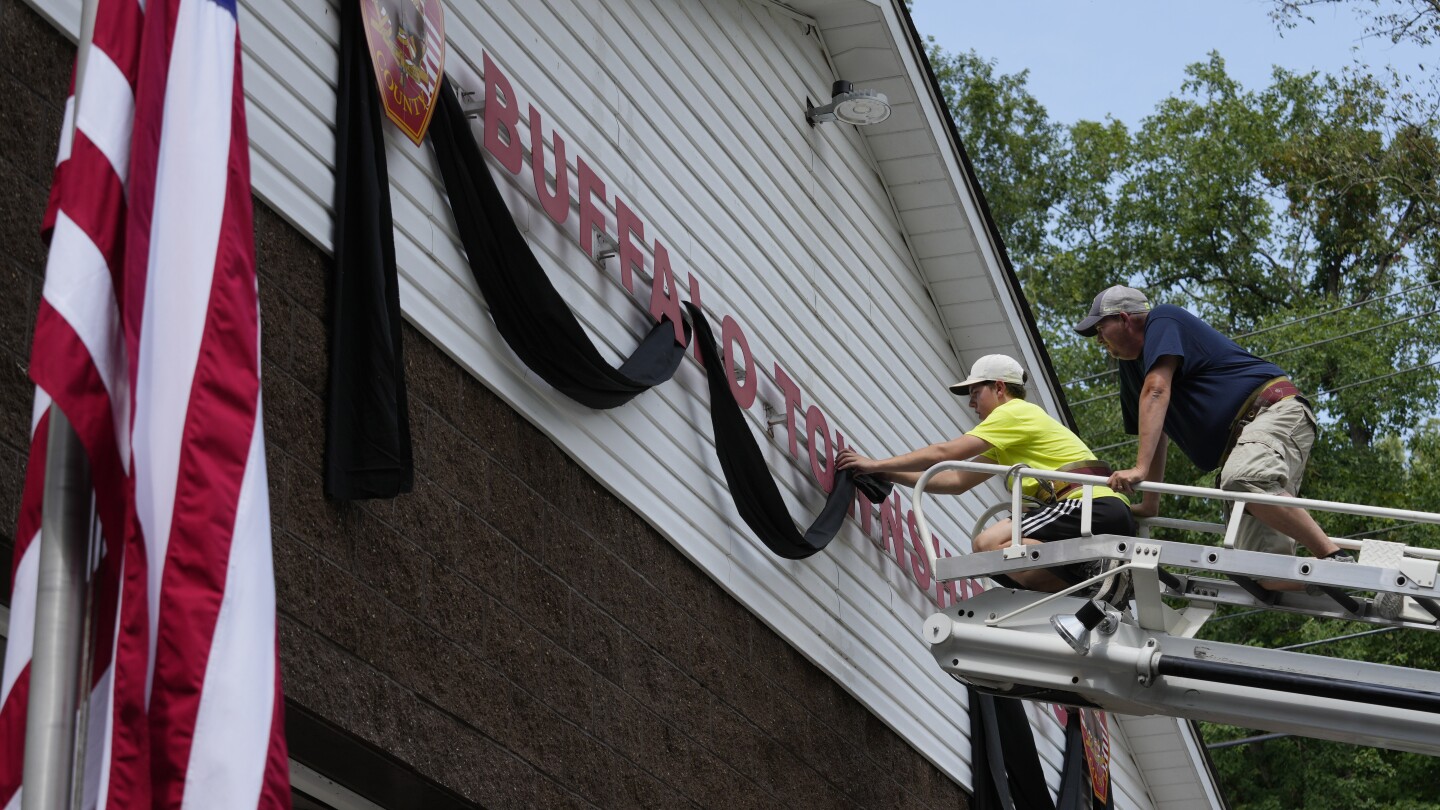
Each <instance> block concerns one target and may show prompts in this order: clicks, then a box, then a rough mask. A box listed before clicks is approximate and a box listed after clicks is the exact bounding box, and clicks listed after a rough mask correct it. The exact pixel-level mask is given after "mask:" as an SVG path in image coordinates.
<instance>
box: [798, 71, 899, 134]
mask: <svg viewBox="0 0 1440 810" xmlns="http://www.w3.org/2000/svg"><path fill="white" fill-rule="evenodd" d="M889 117H890V100H889V99H887V98H886V97H885V94H884V93H880V92H876V91H875V90H856V89H855V88H854V87H852V86H851V85H850V82H847V81H845V80H844V79H840V80H839V81H837V82H835V84H834V86H832V87H831V88H830V103H829V104H826V105H823V106H820V107H808V108H806V110H805V120H806V121H808V122H810V125H811V126H814V125H816V124H823V123H824V122H826V121H843V122H844V123H847V124H854V125H855V126H857V127H863V126H869V125H870V124H878V123H880V122H881V121H884V120H885V119H886V118H889Z"/></svg>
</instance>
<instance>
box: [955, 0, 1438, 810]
mask: <svg viewBox="0 0 1440 810" xmlns="http://www.w3.org/2000/svg"><path fill="white" fill-rule="evenodd" d="M1327 1H1328V0H1313V1H1312V2H1306V1H1305V0H1298V1H1297V2H1288V3H1280V4H1279V6H1278V7H1279V11H1277V15H1279V16H1278V18H1280V19H1282V22H1284V21H1285V20H1287V19H1288V20H1289V21H1290V22H1291V23H1294V22H1295V21H1297V20H1303V18H1304V16H1303V15H1304V13H1305V12H1306V9H1307V8H1309V7H1311V6H1314V5H1318V4H1320V3H1323V2H1327ZM1361 5H1366V3H1364V2H1362V3H1361ZM1398 5H1399V6H1403V7H1405V8H1408V9H1410V10H1411V11H1413V12H1415V13H1416V14H1417V15H1419V16H1420V17H1421V18H1422V19H1420V20H1418V21H1411V20H1410V18H1402V17H1398V16H1389V17H1386V16H1383V15H1385V14H1392V15H1393V14H1398V13H1399V12H1400V11H1403V10H1404V8H1401V9H1398V10H1397V9H1396V7H1395V5H1391V6H1384V7H1381V6H1379V5H1378V3H1377V4H1376V9H1378V10H1372V13H1371V16H1370V17H1369V18H1368V19H1369V20H1370V25H1371V33H1380V32H1388V33H1386V35H1387V36H1396V37H1411V38H1416V39H1418V40H1419V41H1422V42H1428V41H1429V38H1430V37H1431V36H1433V35H1434V33H1435V32H1436V30H1437V29H1436V28H1435V21H1436V20H1440V0H1411V2H1409V3H1408V4H1406V3H1400V4H1398ZM1387 9H1389V10H1387ZM1286 14H1289V15H1291V16H1290V17H1288V18H1286V17H1284V15H1286ZM929 56H930V59H931V62H932V65H933V66H934V68H935V71H936V75H937V78H938V79H939V80H940V82H941V86H942V91H943V93H944V97H945V101H946V102H947V104H948V105H949V106H950V110H951V114H952V115H953V117H954V118H955V122H956V125H957V129H958V130H959V132H960V135H961V138H962V140H963V142H964V144H965V147H966V150H967V152H968V153H969V154H970V156H971V158H972V160H973V162H974V164H975V167H976V172H977V174H978V176H979V178H980V181H981V185H982V188H983V190H984V193H985V196H986V199H987V200H988V201H989V203H990V206H991V210H992V213H993V214H994V216H995V218H996V220H997V223H998V224H999V226H1000V230H1001V232H1002V234H1003V236H1004V240H1005V244H1006V248H1007V252H1008V253H1009V255H1010V257H1011V260H1012V263H1013V264H1014V266H1015V268H1016V272H1017V274H1018V275H1019V277H1020V279H1021V283H1022V285H1023V287H1024V289H1025V292H1026V295H1027V298H1028V299H1029V301H1030V304H1031V306H1032V308H1033V309H1034V311H1035V314H1036V317H1037V319H1038V321H1039V322H1040V324H1041V328H1042V331H1043V332H1044V336H1045V340H1046V345H1047V348H1048V349H1049V352H1050V354H1051V357H1052V359H1053V360H1054V362H1055V365H1056V370H1057V372H1058V374H1059V375H1060V379H1062V380H1067V381H1070V382H1068V383H1067V385H1066V395H1067V398H1068V401H1069V403H1070V405H1071V408H1072V410H1073V412H1074V414H1075V417H1076V421H1077V423H1078V427H1079V431H1080V433H1081V435H1082V437H1084V438H1085V439H1086V440H1087V441H1088V442H1089V444H1090V446H1091V447H1092V448H1093V449H1095V450H1096V451H1097V454H1098V455H1099V456H1100V457H1102V458H1105V459H1107V460H1109V461H1111V462H1112V463H1114V464H1117V465H1119V466H1130V463H1131V461H1132V460H1133V458H1134V444H1133V441H1131V438H1130V437H1128V436H1126V435H1125V434H1124V433H1123V432H1122V429H1121V423H1120V413H1119V403H1118V399H1117V397H1116V395H1115V392H1116V388H1117V383H1116V378H1115V376H1114V374H1113V373H1112V372H1113V363H1112V362H1111V361H1109V360H1108V359H1107V358H1106V357H1105V356H1104V353H1103V352H1102V351H1101V350H1100V349H1099V348H1098V347H1097V346H1095V345H1094V344H1093V343H1091V342H1089V341H1086V340H1084V339H1081V338H1080V337H1078V336H1077V335H1075V334H1074V332H1073V331H1071V328H1070V327H1071V324H1073V323H1074V322H1075V321H1076V320H1078V319H1079V318H1080V317H1081V316H1083V314H1084V313H1085V311H1086V310H1087V309H1088V307H1089V304H1090V300H1091V298H1092V297H1093V296H1094V295H1095V294H1096V293H1097V292H1098V291H1100V290H1101V289H1103V288H1105V287H1107V286H1109V285H1111V284H1115V283H1128V284H1131V285H1133V286H1137V287H1141V288H1142V289H1145V290H1146V291H1147V293H1148V294H1149V295H1150V296H1151V299H1152V301H1156V302H1161V303H1175V304H1180V305H1182V306H1185V307H1188V308H1190V309H1191V310H1192V311H1194V312H1196V313H1197V314H1198V315H1200V316H1201V317H1203V318H1205V319H1207V320H1208V321H1209V322H1211V323H1212V324H1214V325H1215V326H1216V327H1217V328H1218V329H1220V330H1221V331H1222V332H1226V333H1227V334H1230V335H1233V336H1236V338H1237V339H1238V340H1239V342H1240V343H1241V344H1242V345H1244V346H1246V347H1247V348H1249V349H1250V350H1251V351H1253V352H1255V353H1256V354H1259V355H1262V356H1268V357H1270V358H1272V359H1273V360H1274V361H1275V362H1276V363H1277V364H1279V365H1280V366H1281V367H1282V368H1285V369H1286V370H1287V371H1288V372H1289V373H1290V374H1291V376H1292V377H1293V378H1294V379H1295V380H1296V381H1297V383H1298V384H1299V385H1300V387H1301V388H1302V389H1303V390H1305V391H1306V392H1307V393H1309V394H1310V396H1311V399H1312V400H1313V401H1314V403H1315V405H1316V408H1317V412H1318V413H1319V415H1320V418H1321V421H1322V429H1321V435H1320V438H1319V440H1318V442H1317V446H1316V448H1315V451H1314V453H1313V456H1312V460H1311V463H1310V466H1309V469H1308V472H1307V478H1306V481H1305V491H1304V494H1305V495H1307V496H1309V497H1314V498H1321V499H1326V500H1338V501H1348V502H1352V503H1370V504H1375V505H1381V506H1394V507H1402V508H1409V509H1420V510H1426V511H1440V417H1437V413H1440V366H1437V365H1436V362H1437V361H1440V317H1437V307H1440V116H1437V115H1436V109H1437V108H1440V94H1436V93H1433V92H1428V91H1425V90H1423V89H1417V88H1416V87H1415V86H1414V85H1413V83H1410V82H1407V81H1406V77H1403V76H1400V75H1397V74H1395V73H1394V72H1381V73H1380V74H1379V75H1377V74H1376V73H1374V72H1372V71H1369V70H1365V69H1361V68H1358V67H1357V68H1353V69H1350V70H1347V71H1344V72H1342V73H1341V74H1340V75H1321V74H1316V73H1293V72H1290V71H1286V70H1283V69H1279V68H1276V69H1275V70H1274V72H1273V74H1272V77H1271V81H1270V84H1269V85H1268V86H1267V87H1264V88H1258V89H1257V88H1246V87H1243V86H1242V85H1241V84H1240V83H1239V82H1237V81H1236V80H1235V79H1234V78H1233V77H1231V76H1230V75H1229V74H1228V73H1227V71H1226V69H1225V62H1224V60H1223V59H1222V58H1221V56H1220V55H1219V54H1218V53H1212V54H1211V55H1210V57H1209V58H1208V59H1207V60H1205V61H1203V62H1200V63H1197V64H1194V65H1191V66H1190V67H1189V68H1188V69H1187V71H1186V78H1185V81H1184V83H1183V84H1182V85H1181V86H1180V87H1179V88H1177V90H1176V92H1175V93H1174V94H1173V95H1171V96H1170V97H1169V98H1166V99H1165V100H1163V101H1162V102H1160V103H1159V104H1158V105H1157V106H1156V108H1155V110H1154V112H1153V113H1152V114H1151V115H1149V116H1148V117H1146V118H1145V119H1143V120H1142V121H1140V122H1139V123H1138V125H1136V126H1135V127H1134V128H1133V129H1132V128H1129V127H1127V126H1126V125H1125V124H1124V123H1122V122H1120V121H1116V120H1113V119H1107V120H1105V121H1078V122H1075V123H1072V124H1062V123H1060V122H1056V121H1053V120H1051V119H1050V118H1049V116H1048V114H1047V113H1046V111H1045V109H1044V107H1043V106H1042V105H1041V104H1040V103H1039V102H1038V101H1037V100H1036V99H1035V98H1034V97H1033V96H1032V95H1031V94H1030V93H1029V91H1028V88H1027V86H1026V80H1027V74H1026V73H1024V72H1022V73H1019V74H1014V75H1004V74H1001V73H1000V72H998V71H997V70H996V68H995V65H994V63H993V62H990V61H987V60H986V59H985V58H983V57H982V56H980V55H978V54H976V53H974V52H970V53H961V54H952V53H946V52H944V51H943V50H942V49H941V48H940V47H939V46H938V45H937V44H936V43H935V42H934V41H933V40H931V42H930V54H929ZM1218 440H1223V437H1217V441H1218ZM1170 459H1171V460H1170V464H1169V467H1170V470H1169V474H1168V476H1167V477H1168V480H1170V481H1171V482H1174V483H1194V484H1200V485H1210V484H1212V483H1213V478H1211V477H1210V476H1202V475H1201V474H1200V473H1199V471H1197V470H1196V469H1195V468H1194V467H1193V466H1191V465H1190V464H1189V463H1188V460H1185V459H1184V458H1183V456H1182V455H1181V454H1180V453H1178V452H1172V453H1171V454H1170ZM1163 509H1164V512H1165V513H1166V514H1168V515H1171V516H1178V517H1191V518H1200V519H1211V520H1218V519H1219V518H1220V516H1221V510H1220V505H1219V504H1218V503H1217V504H1205V503H1199V502H1195V501H1193V500H1189V499H1187V502H1181V501H1178V500H1177V499H1173V498H1167V499H1166V501H1165V504H1164V507H1163ZM1318 519H1319V520H1320V522H1321V525H1322V526H1324V527H1325V528H1326V530H1327V531H1328V532H1329V533H1330V534H1331V535H1333V536H1337V537H1339V536H1350V535H1359V534H1363V535H1364V536H1374V537H1378V538H1381V539H1390V540H1398V541H1401V542H1406V543H1410V544H1413V545H1428V546H1432V547H1436V548H1440V527H1436V526H1426V525H1407V524H1396V523H1393V522H1386V521H1377V520H1374V519H1363V518H1355V517H1350V516H1344V515H1336V514H1322V515H1318ZM1188 539H1190V540H1191V541H1195V542H1217V538H1214V537H1190V538H1188ZM1368 627H1369V625H1353V626H1351V625H1347V624H1344V623H1339V622H1328V621H1311V620H1306V619H1304V618H1303V617H1298V616H1295V615H1289V614H1274V615H1271V614H1255V615H1253V616H1249V617H1245V618H1243V619H1235V620H1227V621H1218V622H1212V624H1211V625H1210V626H1208V627H1207V629H1206V632H1207V633H1208V634H1209V635H1210V637H1212V638H1216V639H1221V640H1226V641H1233V642H1239V643H1249V644H1254V645H1258V646H1266V647H1276V646H1282V645H1285V644H1291V643H1300V642H1304V641H1310V640H1316V639H1320V638H1326V637H1332V636H1338V635H1342V634H1345V633H1350V632H1355V631H1358V630H1361V629H1366V628H1368ZM1307 652H1313V653H1315V654H1323V655H1341V656H1346V657H1358V658H1364V659H1366V660H1370V661H1378V662H1383V663H1392V664H1396V665H1400V666H1411V667H1420V668H1424V669H1432V670H1434V669H1440V634H1434V633H1420V632H1417V631H1402V632H1399V633H1389V634H1385V635H1378V636H1371V637H1367V638H1364V639H1357V640H1355V641H1351V642H1344V643H1337V644H1334V645H1329V646H1325V647H1318V648H1315V649H1313V650H1307ZM1205 729H1206V733H1207V736H1209V737H1210V738H1212V739H1214V740H1221V739H1235V738H1239V737H1244V736H1247V735H1249V734H1250V733H1251V732H1249V731H1246V730H1242V729H1229V728H1223V727H1218V726H1209V725H1207V726H1206V727H1205ZM1214 760H1215V763H1216V767H1217V770H1218V772H1219V774H1220V777H1221V780H1222V782H1223V784H1224V786H1225V788H1226V792H1227V796H1228V798H1229V801H1230V803H1231V806H1233V807H1236V808H1247V810H1249V809H1250V808H1255V809H1257V810H1258V809H1259V808H1290V807H1307V808H1327V807H1336V808H1339V807H1346V808H1351V807H1361V808H1364V807H1407V808H1421V809H1422V810H1424V809H1425V808H1437V810H1440V802H1437V800H1436V798H1435V795H1434V789H1433V784H1432V780H1431V779H1429V778H1428V777H1427V775H1428V774H1429V773H1430V772H1432V771H1433V764H1434V763H1433V761H1432V760H1430V759H1429V758H1426V757H1420V756H1415V755H1408V754H1400V753H1396V752H1392V751H1384V750H1379V749H1370V748H1363V747H1356V746H1347V745H1341V744H1337V743H1329V742H1321V741H1316V740H1308V739H1303V738H1295V737H1291V738H1284V739H1278V740H1271V741H1268V742H1265V743H1263V744H1253V745H1248V746H1244V747H1236V748H1228V749H1221V750H1217V751H1216V752H1215V753H1214Z"/></svg>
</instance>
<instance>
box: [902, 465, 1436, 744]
mask: <svg viewBox="0 0 1440 810" xmlns="http://www.w3.org/2000/svg"><path fill="white" fill-rule="evenodd" d="M946 470H966V471H972V472H985V473H1001V474H1008V475H1009V480H1010V482H1011V483H1010V496H1011V499H1010V503H1008V504H1001V505H999V506H997V507H995V508H992V509H990V510H987V512H986V513H985V514H983V515H982V516H981V517H980V520H979V522H978V525H977V533H978V530H979V528H981V527H983V526H984V524H985V523H986V522H987V521H988V520H989V519H990V518H991V517H993V516H994V515H995V514H996V513H997V512H998V511H1000V510H1003V509H1006V508H1008V509H1009V511H1010V512H1011V513H1012V514H1015V515H1019V514H1020V512H1021V507H1022V503H1023V502H1022V492H1021V482H1022V480H1023V478H1026V477H1030V478H1035V479H1040V480H1050V481H1055V482H1064V483H1073V484H1079V485H1081V489H1082V493H1083V495H1082V498H1083V502H1082V506H1081V536H1080V537H1076V538H1074V539H1070V540H1062V541H1057V542H1051V543H1044V544H1040V545H1034V544H1031V545H1022V544H1021V538H1020V521H1019V520H1013V521H1012V522H1011V526H1012V535H1011V543H1010V544H1009V545H1007V546H1005V547H1004V548H1002V549H999V550H996V551H988V552H981V553H975V554H967V555H963V556H960V557H946V558H943V559H936V558H935V554H934V544H933V541H932V539H931V537H932V535H931V531H930V526H929V523H928V522H927V520H926V518H925V512H924V502H925V487H926V485H927V484H928V483H929V481H930V479H931V478H932V477H933V476H934V475H935V474H937V473H939V472H944V471H946ZM1105 482H1106V479H1104V478H1101V477H1098V476H1093V475H1083V474H1077V473H1066V472H1059V471H1054V470H1037V469H1031V468H1028V467H1018V466H1017V467H1013V468H1012V467H1003V466H999V465H994V464H982V463H979V462H970V461H952V462H944V463H941V464H938V465H936V466H934V467H932V468H931V469H929V470H928V471H926V472H925V473H924V474H923V475H922V476H921V477H920V480H919V481H918V482H916V486H915V494H914V497H913V506H914V511H915V521H916V526H917V528H918V529H919V531H920V534H921V538H922V541H923V542H922V546H923V548H924V549H925V551H926V553H927V556H929V558H930V559H929V562H930V570H931V571H933V572H935V576H936V578H937V579H939V580H940V581H951V580H960V579H972V578H979V577H995V576H999V575H1004V574H1012V573H1016V572H1021V571H1028V570H1032V569H1037V568H1052V567H1055V566H1063V565H1070V564H1074V563H1087V562H1093V561H1097V560H1098V561H1106V562H1107V563H1108V562H1110V561H1114V563H1115V564H1114V565H1113V566H1101V568H1107V567H1108V570H1105V571H1104V572H1103V573H1101V574H1098V575H1096V576H1094V577H1091V578H1089V579H1087V580H1085V581H1083V582H1079V583H1077V584H1075V585H1073V586H1071V587H1069V588H1066V589H1065V590H1063V591H1060V592H1059V593H1053V594H1051V593H1038V592H1034V591H1027V590H1017V589H1011V588H999V587H996V588H990V589H988V590H986V591H984V592H983V593H980V594H978V595H976V596H974V597H972V598H970V599H968V600H965V601H962V602H959V603H957V604H955V605H952V606H950V607H948V608H946V609H945V610H944V611H942V612H940V613H936V614H934V615H932V616H930V617H929V618H928V619H927V620H926V621H925V625H924V628H923V631H922V634H923V637H924V640H925V642H926V643H927V644H928V645H929V646H930V650H931V653H932V654H933V655H934V656H935V660H936V662H937V663H938V664H939V665H940V666H941V667H942V668H943V669H945V671H947V672H949V673H950V674H951V675H952V676H954V677H955V678H957V679H959V680H961V681H964V682H966V683H969V684H970V685H972V686H974V687H975V688H976V689H979V690H980V691H982V692H986V693H989V694H993V695H998V696H1004V697H1017V698H1024V699H1029V700H1038V701H1044V702H1049V703H1060V704H1064V705H1069V706H1079V707H1089V708H1098V709H1103V710H1106V711H1111V712H1117V713H1120V714H1129V715H1152V714H1163V715H1169V716H1173V717H1181V718H1187V719H1191V720H1206V721H1210V722H1215V723H1223V724H1227V725H1233V726H1240V727H1243V728H1250V729H1263V730H1267V731H1274V732H1282V733H1288V734H1298V735H1302V736H1308V737H1317V738H1321V739H1329V740H1338V741H1342V742H1349V743H1355V744H1361V745H1370V746H1376V747H1382V748H1392V749H1396V750H1403V751H1413V752H1417V753H1422V754H1430V755H1440V673H1437V672H1432V671H1428V670H1423V669H1411V668H1405V667H1396V666H1389V665H1384V664H1375V663H1369V662H1365V661H1352V660H1346V659H1340V658H1331V657H1325V656H1319V655H1312V654H1307V653H1300V652H1292V651H1284V650H1272V649H1263V648H1257V647H1250V646H1246V645H1240V644H1228V643H1222V642H1215V641H1204V640H1199V639H1197V638H1196V634H1197V633H1198V632H1199V630H1200V628H1201V627H1202V626H1203V625H1204V624H1205V622H1206V620H1207V619H1209V618H1210V616H1211V615H1212V614H1213V613H1214V612H1215V610H1216V608H1217V607H1219V606H1220V605H1234V606H1239V607H1246V608H1252V609H1264V610H1276V611H1286V612H1292V613H1300V614H1305V615H1309V616H1315V617H1323V618H1331V619H1343V620H1349V621H1357V622H1367V623H1371V624H1376V625H1386V626H1391V627H1397V628H1409V629H1414V630H1431V631H1434V630H1437V629H1440V584H1437V581H1436V573H1437V568H1440V551H1436V550H1433V549H1423V548H1412V547H1408V546H1405V545H1403V544H1400V543H1393V542H1386V541H1383V540H1352V539H1348V538H1332V539H1334V541H1335V542H1336V543H1337V544H1338V545H1339V546H1340V547H1342V548H1345V549H1349V550H1353V551H1358V552H1359V558H1358V561H1357V562H1355V563H1349V562H1338V561H1333V560H1324V559H1316V558H1313V557H1295V556H1290V555H1281V554H1268V553H1263V552H1254V551H1245V550H1242V549H1238V548H1236V547H1235V545H1234V543H1235V538H1236V536H1237V534H1238V531H1239V526H1240V518H1241V515H1242V514H1243V512H1244V509H1245V505H1246V504H1247V503H1263V504H1276V505H1280V506H1296V507H1303V508H1305V509H1309V510H1311V511H1321V512H1338V513H1345V514H1352V515H1362V516H1368V517H1375V518H1388V519H1394V520H1405V521H1411V522H1415V523H1429V524H1440V514H1433V513H1429V512H1420V511H1413V510H1407V509H1388V508H1382V507H1374V506H1361V505H1354V504H1345V503H1336V502H1330V501H1319V500H1311V499H1306V498H1289V497H1282V496H1275V495H1263V494H1255V493H1242V492H1227V491H1223V490H1218V489H1208V488H1203V487H1191V486H1180V485H1174V484H1159V483H1144V484H1141V485H1140V486H1139V487H1138V489H1139V490H1141V491H1151V492H1158V493H1161V494H1166V495H1178V496H1186V497H1201V498H1209V499H1214V500H1219V501H1224V502H1226V503H1228V504H1229V506H1228V508H1227V510H1226V512H1227V517H1226V522H1225V523H1224V524H1223V525H1222V524H1216V523H1205V522H1200V521H1188V520H1177V519H1169V518H1149V519H1144V520H1142V521H1141V529H1140V532H1139V533H1140V535H1141V536H1139V537H1124V536H1120V535H1111V534H1099V535H1096V534H1093V533H1092V532H1091V531H1090V527H1091V525H1092V524H1091V514H1092V501H1093V488H1094V487H1095V486H1098V485H1103V484H1105ZM1154 528H1169V529H1182V530H1190V531H1197V532H1205V533H1214V534H1221V535H1223V536H1224V541H1223V542H1222V543H1221V544H1219V545H1202V544H1193V543H1182V542H1177V541H1172V540H1157V539H1153V538H1152V537H1151V536H1150V534H1151V530H1152V529H1154ZM1122 572H1128V574H1129V576H1130V577H1131V579H1132V581H1133V583H1134V598H1133V601H1131V602H1130V603H1129V604H1127V605H1124V606H1114V605H1108V604H1105V603H1102V602H1099V601H1096V600H1091V599H1087V598H1086V597H1085V596H1083V595H1082V594H1084V593H1085V592H1086V591H1087V589H1089V588H1091V586H1093V585H1095V584H1096V583H1098V582H1100V581H1101V580H1104V579H1106V578H1107V577H1110V576H1116V575H1119V574H1121V573H1122ZM1267 581H1282V582H1289V583H1296V586H1307V587H1305V588H1301V589H1299V590H1271V589H1267V588H1265V587H1263V586H1262V583H1264V582H1267ZM1369 594H1374V596H1370V595H1369ZM1387 594H1393V596H1387ZM1167 599H1168V600H1169V601H1170V602H1171V603H1173V604H1177V605H1180V606H1179V607H1172V606H1171V604H1167V602H1166V600H1167ZM1401 600H1403V601H1401Z"/></svg>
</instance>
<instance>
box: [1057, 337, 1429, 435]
mask: <svg viewBox="0 0 1440 810" xmlns="http://www.w3.org/2000/svg"><path fill="white" fill-rule="evenodd" d="M1436 312H1440V310H1431V311H1430V312H1422V313H1420V314H1421V315H1433V314H1435V313H1436ZM1414 317H1417V318H1418V317H1419V315H1416V316H1414ZM1407 320H1408V319H1407ZM1394 323H1396V321H1391V322H1390V324H1380V326H1389V325H1392V324H1394ZM1380 326H1375V327H1371V328H1370V329H1368V330H1362V331H1374V330H1375V329H1379V328H1380ZM1357 334H1360V333H1359V332H1352V333H1350V335H1340V337H1335V338H1326V339H1325V340H1322V341H1318V342H1316V343H1307V344H1306V345H1304V346H1295V347H1293V348H1291V349H1286V350H1285V351H1282V352H1276V353H1275V354H1268V355H1265V357H1266V358H1270V357H1274V356H1275V355H1277V354H1284V353H1285V352H1289V351H1294V350H1295V349H1305V348H1310V347H1312V346H1318V345H1320V344H1322V343H1329V342H1331V341H1332V340H1339V339H1340V338H1344V337H1350V336H1352V335H1357ZM1437 365H1440V360H1432V361H1430V362H1428V363H1421V364H1420V365H1418V366H1411V367H1410V368H1402V369H1400V370H1399V371H1392V372H1390V373H1389V374H1381V375H1380V376H1378V377H1371V378H1369V379H1365V380H1360V381H1359V382H1353V383H1346V384H1344V385H1337V386H1336V387H1334V388H1331V389H1328V390H1325V391H1321V392H1320V393H1319V394H1317V396H1322V397H1328V396H1330V395H1332V394H1334V393H1335V392H1336V391H1344V390H1345V389H1346V388H1354V387H1355V386H1357V385H1364V384H1366V383H1372V382H1378V381H1380V380H1388V379H1390V378H1391V377H1398V376H1400V375H1401V374H1409V373H1410V372H1412V371H1422V370H1424V369H1427V368H1430V367H1432V366H1437ZM1118 396H1120V392H1119V391H1111V392H1110V393H1108V394H1099V395H1096V396H1093V397H1087V398H1085V399H1081V400H1076V401H1075V402H1072V403H1070V407H1072V408H1074V407H1076V406H1077V405H1084V404H1085V403H1087V402H1095V401H1096V400H1101V399H1111V398H1113V397H1118ZM1110 446H1112V447H1113V446H1115V445H1110ZM1097 449H1099V450H1103V449H1105V448H1103V447H1102V448H1097Z"/></svg>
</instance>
